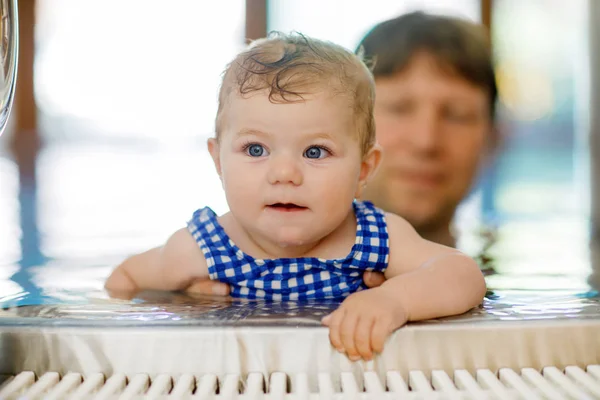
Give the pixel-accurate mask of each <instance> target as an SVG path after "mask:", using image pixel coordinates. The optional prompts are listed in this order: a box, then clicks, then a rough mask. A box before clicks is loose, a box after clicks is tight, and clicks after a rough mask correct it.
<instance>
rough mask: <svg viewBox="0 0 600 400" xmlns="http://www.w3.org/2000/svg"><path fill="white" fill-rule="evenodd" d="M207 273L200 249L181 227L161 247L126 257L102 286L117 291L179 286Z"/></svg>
mask: <svg viewBox="0 0 600 400" xmlns="http://www.w3.org/2000/svg"><path fill="white" fill-rule="evenodd" d="M206 277H208V268H207V266H206V260H205V258H204V255H203V254H202V251H201V250H200V248H199V247H198V245H197V243H196V241H195V240H194V238H193V237H192V235H191V234H190V233H189V232H188V231H187V229H185V228H183V229H180V230H178V231H177V232H175V233H174V234H173V235H171V237H170V238H169V239H168V240H167V242H166V243H165V244H164V245H163V246H160V247H155V248H153V249H150V250H148V251H146V252H144V253H140V254H136V255H134V256H131V257H129V258H128V259H126V260H125V261H124V262H123V263H121V264H120V265H119V266H118V267H117V268H116V269H115V270H114V271H113V272H112V274H111V275H110V276H109V277H108V279H107V281H106V284H105V287H106V289H107V290H108V291H109V292H112V293H114V294H116V295H119V294H131V293H135V292H138V291H140V290H147V289H154V290H182V289H185V288H187V287H188V286H189V285H190V284H191V283H192V281H194V280H195V279H201V278H206Z"/></svg>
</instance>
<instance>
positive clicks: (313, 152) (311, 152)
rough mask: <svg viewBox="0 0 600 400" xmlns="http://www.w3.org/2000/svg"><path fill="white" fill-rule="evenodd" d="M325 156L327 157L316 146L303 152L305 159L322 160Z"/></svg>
mask: <svg viewBox="0 0 600 400" xmlns="http://www.w3.org/2000/svg"><path fill="white" fill-rule="evenodd" d="M326 155H327V152H326V150H325V149H322V148H321V147H317V146H313V147H309V148H308V149H306V151H305V152H304V157H306V158H323V157H325V156H326Z"/></svg>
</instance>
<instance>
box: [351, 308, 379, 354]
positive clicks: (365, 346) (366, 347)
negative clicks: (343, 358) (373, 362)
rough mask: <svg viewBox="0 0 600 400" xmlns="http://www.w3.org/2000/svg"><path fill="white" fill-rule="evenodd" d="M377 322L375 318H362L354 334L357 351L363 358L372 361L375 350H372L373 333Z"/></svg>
mask: <svg viewBox="0 0 600 400" xmlns="http://www.w3.org/2000/svg"><path fill="white" fill-rule="evenodd" d="M374 323H375V320H374V319H373V318H368V317H361V319H360V320H359V322H358V325H357V326H356V331H355V334H354V342H355V343H356V350H358V353H359V354H360V356H361V357H362V358H364V359H365V360H370V359H371V358H373V350H372V348H371V331H372V330H373V324H374Z"/></svg>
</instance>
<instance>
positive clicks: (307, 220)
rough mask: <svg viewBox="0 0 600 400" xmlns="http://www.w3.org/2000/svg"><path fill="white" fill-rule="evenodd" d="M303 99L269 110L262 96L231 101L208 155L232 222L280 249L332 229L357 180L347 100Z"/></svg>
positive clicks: (357, 161) (322, 96)
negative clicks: (214, 146) (217, 140)
mask: <svg viewBox="0 0 600 400" xmlns="http://www.w3.org/2000/svg"><path fill="white" fill-rule="evenodd" d="M305 99H306V101H303V102H299V103H284V104H273V103H271V102H270V101H269V100H268V97H267V95H266V92H258V93H255V94H253V95H252V96H251V97H248V98H241V97H237V96H232V98H230V99H229V103H228V106H227V110H226V111H225V113H226V115H225V118H226V121H225V124H224V126H223V131H222V132H221V137H220V144H219V146H218V149H217V150H218V151H217V153H218V154H213V157H215V156H216V157H215V162H216V163H217V168H218V169H219V168H220V175H221V179H222V181H223V186H224V189H225V194H226V197H227V202H228V204H229V207H230V210H231V212H232V214H233V215H234V216H235V218H236V220H237V221H238V222H239V223H240V224H241V225H242V226H243V227H244V228H245V229H246V230H247V231H248V232H249V233H251V234H253V235H259V236H261V237H262V238H264V239H267V240H269V241H271V242H273V243H277V244H279V245H280V246H282V247H286V246H301V245H306V244H309V243H312V242H314V241H317V240H320V239H321V238H322V237H324V236H326V235H328V234H329V233H331V232H332V231H333V230H334V229H335V228H337V227H338V226H339V225H340V224H341V223H342V221H343V220H344V218H346V217H347V216H348V212H349V211H350V210H351V204H352V201H353V199H354V197H355V195H356V193H357V189H358V185H359V177H360V176H361V161H362V154H361V150H360V145H359V141H358V137H357V134H356V128H355V123H354V117H353V112H352V108H351V107H350V104H349V102H348V100H347V99H346V98H344V97H342V96H331V95H329V94H327V93H321V94H315V95H311V96H306V97H305ZM213 153H215V152H213Z"/></svg>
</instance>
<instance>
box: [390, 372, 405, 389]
mask: <svg viewBox="0 0 600 400" xmlns="http://www.w3.org/2000/svg"><path fill="white" fill-rule="evenodd" d="M385 376H386V381H387V388H388V390H389V391H390V392H393V393H408V385H407V384H406V382H405V381H404V378H402V375H400V373H399V372H398V371H388V372H387V373H386V374H385Z"/></svg>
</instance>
